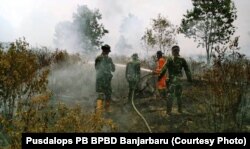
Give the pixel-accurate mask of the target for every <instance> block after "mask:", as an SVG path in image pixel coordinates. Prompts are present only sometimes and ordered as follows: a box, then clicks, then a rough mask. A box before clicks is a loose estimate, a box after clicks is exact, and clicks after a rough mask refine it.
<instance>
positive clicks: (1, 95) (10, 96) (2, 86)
mask: <svg viewBox="0 0 250 149" xmlns="http://www.w3.org/2000/svg"><path fill="white" fill-rule="evenodd" d="M28 46H29V45H28V43H27V42H26V41H25V40H21V39H19V40H17V41H16V42H14V43H12V44H11V46H10V48H9V49H8V50H7V51H3V50H0V70H1V71H0V109H1V112H2V113H3V116H4V117H6V118H10V119H11V118H12V117H13V114H14V111H15V109H16V105H17V104H18V103H19V102H20V101H22V102H26V103H27V102H28V101H29V100H30V99H31V97H32V96H34V95H37V94H40V93H42V92H43V91H45V90H46V86H47V82H48V80H47V76H48V73H49V70H48V69H45V68H44V69H42V68H41V66H40V65H39V62H38V58H37V56H36V55H35V54H34V53H33V52H32V51H30V50H29V49H28Z"/></svg>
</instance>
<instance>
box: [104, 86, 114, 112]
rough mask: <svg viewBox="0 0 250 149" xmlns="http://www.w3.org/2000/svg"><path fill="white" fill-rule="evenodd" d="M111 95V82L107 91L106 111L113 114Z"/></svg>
mask: <svg viewBox="0 0 250 149" xmlns="http://www.w3.org/2000/svg"><path fill="white" fill-rule="evenodd" d="M111 94H112V88H111V82H109V84H108V86H107V88H106V89H105V111H106V112H111V110H110V104H111Z"/></svg>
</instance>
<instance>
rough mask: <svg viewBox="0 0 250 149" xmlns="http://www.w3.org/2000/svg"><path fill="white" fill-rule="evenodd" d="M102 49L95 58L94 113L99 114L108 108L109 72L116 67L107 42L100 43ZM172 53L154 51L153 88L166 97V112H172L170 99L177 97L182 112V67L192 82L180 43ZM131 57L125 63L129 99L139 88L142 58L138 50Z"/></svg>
mask: <svg viewBox="0 0 250 149" xmlns="http://www.w3.org/2000/svg"><path fill="white" fill-rule="evenodd" d="M101 49H102V53H101V55H99V56H98V57H97V58H96V59H95V69H96V92H97V93H98V98H97V100H96V113H98V114H102V113H103V111H106V112H110V103H111V94H112V88H111V80H112V77H113V75H112V72H114V71H115V65H114V63H113V61H112V58H111V57H109V56H108V55H109V53H110V52H111V50H110V46H109V45H107V44H105V45H103V46H102V47H101ZM171 51H172V57H169V58H166V57H164V55H163V54H164V53H162V52H161V51H157V53H156V56H157V61H156V68H155V69H154V70H153V71H152V74H153V75H155V76H157V83H156V89H157V91H158V93H159V95H160V96H159V98H161V99H166V100H167V114H168V115H171V112H172V105H173V100H174V99H176V100H177V105H178V112H179V113H182V112H183V109H182V99H181V95H182V83H181V78H182V76H183V74H182V70H183V69H184V70H185V74H186V76H187V80H188V81H189V82H192V77H191V72H190V69H189V67H188V64H187V62H186V60H185V59H184V58H182V57H180V54H179V53H180V47H179V46H178V45H175V46H173V47H172V48H171ZM131 58H132V59H131V61H130V62H128V63H127V65H126V73H125V76H126V79H127V81H128V84H129V93H128V102H131V99H132V98H133V97H132V96H133V92H134V91H136V90H137V89H138V83H139V81H140V78H141V62H140V60H139V57H138V54H137V53H134V54H133V55H132V57H131Z"/></svg>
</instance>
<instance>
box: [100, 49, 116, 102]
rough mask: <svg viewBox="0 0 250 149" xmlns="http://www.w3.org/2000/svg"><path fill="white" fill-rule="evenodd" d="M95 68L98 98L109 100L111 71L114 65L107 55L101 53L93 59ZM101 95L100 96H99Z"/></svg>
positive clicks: (113, 69)
mask: <svg viewBox="0 0 250 149" xmlns="http://www.w3.org/2000/svg"><path fill="white" fill-rule="evenodd" d="M95 69H96V92H98V93H99V97H98V98H99V99H105V100H111V93H112V88H111V80H112V77H113V75H112V73H111V72H114V71H115V65H114V63H113V61H112V59H111V58H110V57H109V56H108V55H103V54H101V55H100V56H98V57H97V58H96V59H95ZM100 96H102V97H100Z"/></svg>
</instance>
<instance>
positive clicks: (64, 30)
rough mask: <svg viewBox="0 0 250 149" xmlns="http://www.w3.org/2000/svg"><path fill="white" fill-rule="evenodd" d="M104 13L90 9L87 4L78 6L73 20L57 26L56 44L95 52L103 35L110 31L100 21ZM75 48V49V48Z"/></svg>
mask: <svg viewBox="0 0 250 149" xmlns="http://www.w3.org/2000/svg"><path fill="white" fill-rule="evenodd" d="M101 19H102V15H101V13H100V12H99V10H98V9H97V10H90V9H89V8H88V7H87V6H86V5H83V6H78V8H77V11H76V13H74V14H73V22H61V23H59V24H58V25H57V26H56V28H55V41H54V42H55V43H56V45H59V48H63V47H60V44H65V42H66V44H67V45H68V47H69V46H71V48H76V47H80V48H81V49H84V50H85V52H93V51H95V50H97V49H98V47H99V46H100V45H101V44H102V43H103V41H102V40H101V39H102V37H103V36H104V35H105V34H106V33H108V30H107V29H105V28H104V25H103V24H101V23H99V20H101ZM73 50H74V49H73Z"/></svg>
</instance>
